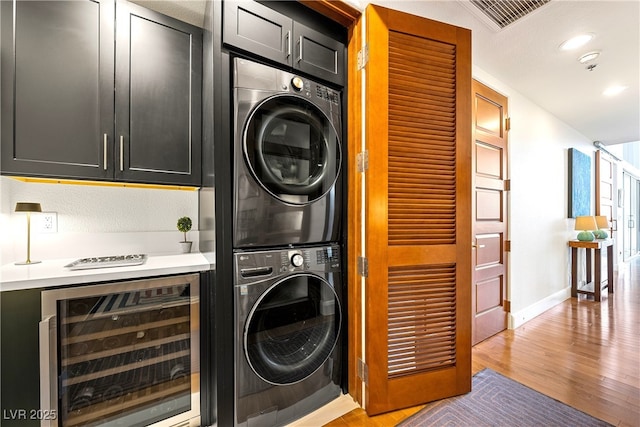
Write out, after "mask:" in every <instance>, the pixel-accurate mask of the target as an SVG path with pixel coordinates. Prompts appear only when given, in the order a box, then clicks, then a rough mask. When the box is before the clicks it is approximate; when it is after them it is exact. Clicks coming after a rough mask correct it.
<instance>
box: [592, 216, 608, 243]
mask: <svg viewBox="0 0 640 427" xmlns="http://www.w3.org/2000/svg"><path fill="white" fill-rule="evenodd" d="M596 224H597V225H598V230H595V231H594V232H593V235H594V236H596V239H606V238H607V237H609V233H607V232H606V231H605V230H606V229H607V228H609V220H608V219H607V217H606V216H604V215H598V216H596Z"/></svg>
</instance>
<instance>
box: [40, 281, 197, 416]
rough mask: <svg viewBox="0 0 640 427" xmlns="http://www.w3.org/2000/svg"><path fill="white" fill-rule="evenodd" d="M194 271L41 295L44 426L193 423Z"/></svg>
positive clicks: (195, 379)
mask: <svg viewBox="0 0 640 427" xmlns="http://www.w3.org/2000/svg"><path fill="white" fill-rule="evenodd" d="M199 286H200V276H199V275H198V274H189V275H180V276H171V277H163V278H155V279H146V280H135V281H128V282H117V283H109V284H101V285H89V286H83V287H74V288H64V289H54V290H50V291H44V292H43V293H42V322H41V323H40V381H41V384H40V393H41V408H42V410H43V411H44V412H47V411H48V412H49V413H52V414H56V416H55V417H48V418H50V419H49V420H44V421H43V422H42V425H46V426H61V427H62V426H64V427H67V426H69V427H71V426H98V425H103V424H104V425H112V426H126V427H133V426H148V425H153V426H173V425H180V426H191V425H192V426H197V425H199V424H200V402H199V399H200V393H199V392H200V390H199V388H200V366H199Z"/></svg>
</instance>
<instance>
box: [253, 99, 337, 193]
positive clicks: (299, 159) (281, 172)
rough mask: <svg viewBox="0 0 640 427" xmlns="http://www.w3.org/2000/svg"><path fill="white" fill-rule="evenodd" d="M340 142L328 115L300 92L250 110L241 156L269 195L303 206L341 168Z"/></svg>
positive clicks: (327, 188)
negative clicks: (242, 155) (300, 94)
mask: <svg viewBox="0 0 640 427" xmlns="http://www.w3.org/2000/svg"><path fill="white" fill-rule="evenodd" d="M340 153H341V150H340V140H339V137H338V134H337V132H336V130H335V128H334V126H333V124H332V122H331V121H330V120H329V118H328V117H327V116H326V115H325V114H324V113H323V112H322V111H321V110H320V109H319V108H318V107H317V106H315V105H314V104H313V103H311V102H310V101H308V100H307V99H305V98H303V97H301V96H295V95H276V96H273V97H271V98H267V99H266V100H264V101H263V102H261V103H260V104H259V105H258V106H257V107H256V108H255V109H254V110H253V112H252V113H251V114H250V116H249V119H248V120H247V124H246V127H245V130H244V154H245V159H246V161H247V164H248V165H249V168H250V169H251V171H252V173H253V176H254V178H255V179H256V180H257V181H258V183H259V184H260V185H261V186H262V187H263V188H264V189H265V190H266V191H267V192H269V193H270V194H271V195H272V196H274V197H276V198H278V199H280V200H282V201H284V202H287V203H291V204H301V205H302V204H307V203H311V202H313V201H314V200H316V199H318V198H320V197H322V196H324V195H325V194H326V193H327V192H329V191H330V190H331V188H332V187H333V185H334V184H335V182H336V180H337V178H338V174H339V172H340V160H341V158H340V155H341V154H340Z"/></svg>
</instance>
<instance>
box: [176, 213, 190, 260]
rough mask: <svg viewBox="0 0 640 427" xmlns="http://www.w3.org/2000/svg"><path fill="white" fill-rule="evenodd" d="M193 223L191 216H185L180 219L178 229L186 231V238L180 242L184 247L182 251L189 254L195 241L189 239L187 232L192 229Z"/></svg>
mask: <svg viewBox="0 0 640 427" xmlns="http://www.w3.org/2000/svg"><path fill="white" fill-rule="evenodd" d="M192 225H193V223H192V222H191V218H189V217H188V216H183V217H182V218H179V219H178V225H177V227H178V231H179V232H181V233H184V240H183V241H182V242H180V247H181V248H182V253H184V254H188V253H189V252H191V244H192V243H193V242H191V241H187V232H188V231H189V230H191V226H192Z"/></svg>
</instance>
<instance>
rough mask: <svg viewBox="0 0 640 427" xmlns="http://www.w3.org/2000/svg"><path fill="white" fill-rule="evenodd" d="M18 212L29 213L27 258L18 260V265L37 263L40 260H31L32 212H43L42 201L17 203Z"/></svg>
mask: <svg viewBox="0 0 640 427" xmlns="http://www.w3.org/2000/svg"><path fill="white" fill-rule="evenodd" d="M16 212H26V213H27V260H26V261H23V262H16V265H30V264H37V263H39V262H40V261H31V212H42V207H40V203H31V202H18V203H16Z"/></svg>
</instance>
